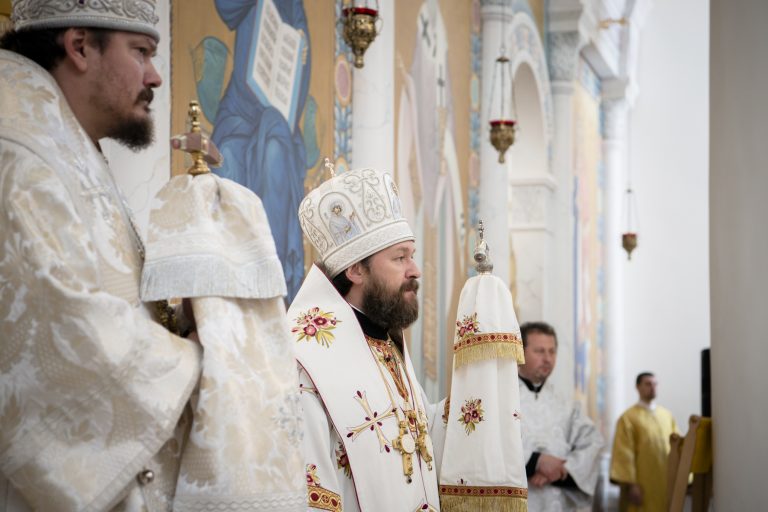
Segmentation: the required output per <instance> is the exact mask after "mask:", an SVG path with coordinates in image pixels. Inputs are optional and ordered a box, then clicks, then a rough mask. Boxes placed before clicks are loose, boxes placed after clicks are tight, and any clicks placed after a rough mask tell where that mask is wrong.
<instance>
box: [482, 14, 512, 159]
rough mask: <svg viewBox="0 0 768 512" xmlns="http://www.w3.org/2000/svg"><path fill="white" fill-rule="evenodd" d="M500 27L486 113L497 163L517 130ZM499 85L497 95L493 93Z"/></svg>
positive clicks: (509, 76)
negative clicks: (496, 154) (488, 107)
mask: <svg viewBox="0 0 768 512" xmlns="http://www.w3.org/2000/svg"><path fill="white" fill-rule="evenodd" d="M504 32H505V30H504V28H502V44H501V48H499V57H498V58H497V59H496V62H495V64H494V65H493V79H492V82H491V102H490V111H489V115H488V119H489V124H490V127H491V145H493V147H494V148H495V149H496V151H498V152H499V163H500V164H503V163H504V154H505V153H506V152H507V149H509V147H510V146H511V145H512V144H514V143H515V132H516V131H517V119H516V118H517V108H516V106H515V89H514V84H513V83H512V63H511V62H510V61H509V58H508V57H507V56H506V55H505V53H506V50H505V48H504V43H503V41H504V37H505V34H504ZM497 85H498V86H499V90H498V97H497V95H496V94H495V92H496V86H497Z"/></svg>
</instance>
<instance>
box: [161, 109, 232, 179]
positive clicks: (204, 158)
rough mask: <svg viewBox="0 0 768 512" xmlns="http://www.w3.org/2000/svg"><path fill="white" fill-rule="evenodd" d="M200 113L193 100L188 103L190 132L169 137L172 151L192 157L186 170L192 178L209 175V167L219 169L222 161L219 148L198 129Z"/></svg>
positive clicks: (200, 110)
mask: <svg viewBox="0 0 768 512" xmlns="http://www.w3.org/2000/svg"><path fill="white" fill-rule="evenodd" d="M202 113H203V111H202V109H200V104H199V103H198V102H197V101H195V100H192V101H190V102H189V110H187V115H188V116H189V124H190V127H191V128H190V131H188V132H187V133H183V134H181V135H176V136H174V137H171V147H172V148H173V149H178V150H179V151H183V152H185V153H189V154H190V156H191V157H192V167H190V168H189V169H187V172H188V173H189V174H191V175H192V176H198V175H200V174H206V173H209V172H211V169H210V168H211V167H219V166H221V164H222V162H223V161H224V159H223V158H222V156H221V153H220V152H219V148H217V147H216V144H214V143H213V141H212V140H211V139H210V137H208V135H206V134H205V133H203V129H202V128H201V127H200V115H201V114H202Z"/></svg>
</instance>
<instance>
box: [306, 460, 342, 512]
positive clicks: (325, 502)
mask: <svg viewBox="0 0 768 512" xmlns="http://www.w3.org/2000/svg"><path fill="white" fill-rule="evenodd" d="M307 504H308V505H309V506H310V507H312V508H317V509H320V510H330V511H332V512H341V496H339V495H338V494H336V493H335V492H332V491H329V490H328V489H324V488H322V487H320V479H319V478H318V477H317V466H316V465H315V464H307Z"/></svg>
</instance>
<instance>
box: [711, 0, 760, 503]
mask: <svg viewBox="0 0 768 512" xmlns="http://www.w3.org/2000/svg"><path fill="white" fill-rule="evenodd" d="M710 19H711V27H710V34H711V45H710V82H709V83H710V112H711V124H710V127H711V128H710V139H711V141H712V143H711V145H710V153H709V154H710V173H709V178H710V196H709V198H710V258H711V260H710V261H711V271H710V279H711V288H712V313H711V314H712V425H713V429H714V448H715V471H714V474H715V489H714V496H715V510H724V511H725V510H765V507H766V505H765V503H766V501H765V461H766V460H768V442H766V441H765V430H766V428H765V427H766V425H768V400H767V399H766V397H765V390H766V388H768V372H766V366H768V343H766V333H767V332H768V314H766V310H767V309H768V308H766V298H765V297H766V290H768V271H766V268H765V267H766V261H768V236H766V228H765V222H766V219H768V202H767V201H766V199H765V198H766V196H767V195H768V170H766V162H768V144H766V137H765V135H766V130H765V120H766V119H768V102H766V101H765V91H768V60H767V59H766V55H768V33H767V32H766V31H765V27H766V26H768V2H755V1H752V0H711V11H710Z"/></svg>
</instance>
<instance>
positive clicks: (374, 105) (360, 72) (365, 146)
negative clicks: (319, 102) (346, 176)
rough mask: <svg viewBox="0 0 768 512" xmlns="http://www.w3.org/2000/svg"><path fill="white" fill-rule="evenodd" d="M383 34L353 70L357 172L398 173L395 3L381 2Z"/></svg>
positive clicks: (354, 153)
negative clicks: (358, 66)
mask: <svg viewBox="0 0 768 512" xmlns="http://www.w3.org/2000/svg"><path fill="white" fill-rule="evenodd" d="M379 15H380V16H381V19H382V20H383V23H381V25H380V26H381V27H382V28H381V33H380V34H378V35H377V36H376V39H375V40H374V41H373V42H372V43H371V45H370V46H369V47H368V50H367V51H366V52H365V65H364V66H363V68H362V69H357V68H353V69H354V75H353V85H352V111H353V112H354V116H353V118H352V140H353V141H354V146H353V148H352V162H351V163H350V166H351V167H352V168H355V169H360V168H363V167H374V168H376V169H380V170H384V171H389V172H390V173H391V174H393V175H394V172H395V113H394V112H395V65H394V62H395V1H394V0H380V1H379Z"/></svg>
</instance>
